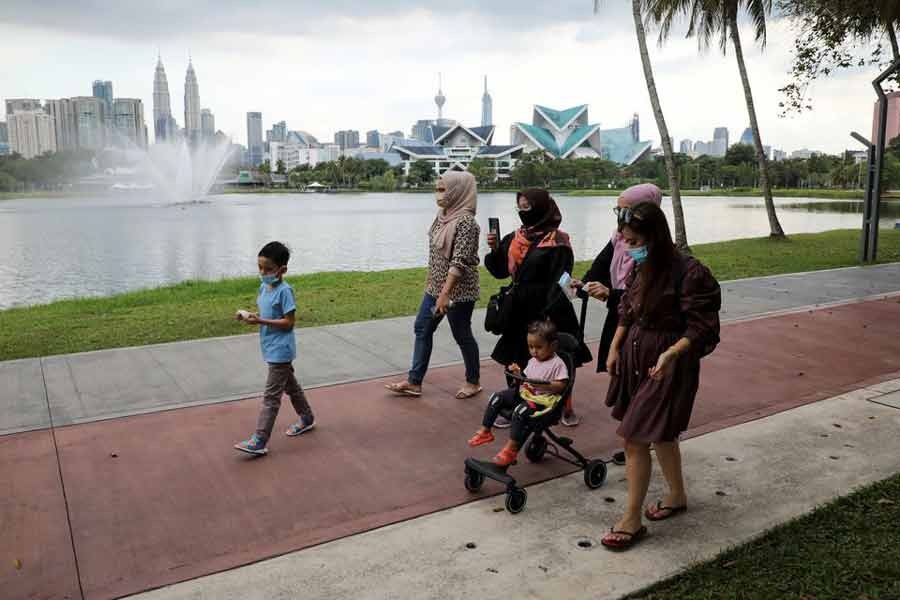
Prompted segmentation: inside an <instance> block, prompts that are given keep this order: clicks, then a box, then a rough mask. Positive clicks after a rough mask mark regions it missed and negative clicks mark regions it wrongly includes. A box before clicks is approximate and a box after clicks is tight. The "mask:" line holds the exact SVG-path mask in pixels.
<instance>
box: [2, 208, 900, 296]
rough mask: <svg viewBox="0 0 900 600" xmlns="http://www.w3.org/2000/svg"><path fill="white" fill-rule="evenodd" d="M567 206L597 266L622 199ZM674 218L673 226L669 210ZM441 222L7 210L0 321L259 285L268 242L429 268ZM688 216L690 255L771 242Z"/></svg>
mask: <svg viewBox="0 0 900 600" xmlns="http://www.w3.org/2000/svg"><path fill="white" fill-rule="evenodd" d="M478 200H479V206H478V221H479V223H480V224H481V227H482V232H485V231H486V230H487V219H488V217H490V216H496V217H499V218H500V227H501V230H502V231H503V232H504V233H505V232H508V231H510V230H511V229H512V228H513V227H514V226H515V225H516V224H517V222H518V219H517V216H516V213H515V196H514V195H513V194H512V193H502V194H482V195H480V196H479V199H478ZM557 202H558V203H559V205H560V208H561V209H562V212H563V225H562V228H563V229H564V230H566V231H567V232H569V234H570V235H571V237H572V242H573V245H574V249H575V255H576V258H577V259H578V260H587V259H591V258H593V257H594V256H595V255H596V254H597V253H598V252H599V251H600V250H601V249H602V248H603V246H604V245H605V244H606V242H607V241H608V240H609V236H610V233H611V232H612V230H613V228H614V226H615V216H614V215H613V212H612V208H613V206H614V204H615V198H612V197H567V196H565V195H560V196H558V197H557ZM776 203H777V204H778V206H779V212H778V215H779V218H780V220H781V223H782V226H783V227H784V229H785V232H787V233H788V234H791V233H802V232H816V231H825V230H829V229H848V228H859V227H860V226H861V210H862V204H861V203H859V202H831V201H828V202H824V201H814V200H809V201H808V200H797V199H790V200H783V201H776ZM664 208H665V210H666V212H667V213H668V214H669V216H670V219H671V204H670V201H669V200H668V199H666V200H665V201H664ZM435 210H436V208H435V205H434V198H433V196H431V195H426V194H228V195H220V196H209V197H208V198H207V200H206V201H204V202H202V203H195V204H184V205H166V204H163V203H160V202H159V201H156V200H154V199H153V198H146V197H130V196H105V197H91V198H87V197H78V198H47V199H40V198H29V199H23V200H10V201H4V202H0V257H2V262H0V309H3V308H9V307H12V306H17V305H26V304H39V303H46V302H51V301H53V300H57V299H61V298H71V297H79V296H105V295H110V294H116V293H120V292H123V291H127V290H135V289H140V288H148V287H156V286H159V285H163V284H169V283H175V282H179V281H184V280H186V279H218V278H222V277H233V276H242V275H250V276H255V275H256V253H257V252H258V250H259V248H260V247H261V246H262V245H263V244H265V243H266V242H268V241H270V240H281V241H283V242H286V243H287V244H288V245H289V246H290V247H291V249H292V251H293V255H292V257H291V262H290V265H289V268H290V272H291V273H309V272H315V271H351V270H354V271H355V270H358V271H376V270H382V269H391V268H399V267H416V266H422V265H424V264H425V263H426V260H427V253H426V250H425V243H426V231H427V229H428V227H429V226H430V224H431V222H432V220H433V219H434V215H435ZM684 211H685V219H686V227H687V233H688V240H689V241H690V243H692V244H698V243H703V242H715V241H722V240H730V239H737V238H747V237H759V236H765V235H767V234H768V232H769V228H768V222H767V220H766V214H765V210H764V208H763V205H762V200H757V199H753V198H685V199H684ZM882 216H883V217H884V218H883V220H882V226H883V227H893V225H894V222H895V221H896V220H897V219H898V217H900V207H898V205H897V204H895V203H894V204H891V205H889V206H888V207H886V208H883V209H882ZM670 223H671V221H670ZM485 250H486V243H485V242H484V239H483V236H482V252H484V251H485Z"/></svg>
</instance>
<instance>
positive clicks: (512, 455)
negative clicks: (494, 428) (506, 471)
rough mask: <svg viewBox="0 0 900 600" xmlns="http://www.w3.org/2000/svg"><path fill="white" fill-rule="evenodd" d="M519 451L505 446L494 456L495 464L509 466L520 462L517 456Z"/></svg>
mask: <svg viewBox="0 0 900 600" xmlns="http://www.w3.org/2000/svg"><path fill="white" fill-rule="evenodd" d="M518 454H519V453H518V452H517V451H515V450H513V449H511V448H509V447H508V446H504V447H503V450H501V451H500V452H498V453H497V456H495V457H494V464H495V465H497V466H498V467H508V466H510V465H514V464H516V462H518V461H517V460H516V456H517V455H518Z"/></svg>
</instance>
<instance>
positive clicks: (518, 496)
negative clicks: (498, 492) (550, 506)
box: [506, 487, 528, 515]
mask: <svg viewBox="0 0 900 600" xmlns="http://www.w3.org/2000/svg"><path fill="white" fill-rule="evenodd" d="M527 501H528V493H527V492H526V491H525V490H523V489H522V488H518V487H517V488H513V489H511V490H510V491H509V492H507V494H506V510H508V511H509V512H510V513H511V514H514V515H515V514H518V513H520V512H522V511H523V510H524V509H525V503H526V502H527Z"/></svg>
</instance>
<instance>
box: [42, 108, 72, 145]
mask: <svg viewBox="0 0 900 600" xmlns="http://www.w3.org/2000/svg"><path fill="white" fill-rule="evenodd" d="M44 112H46V113H47V114H48V115H50V118H51V119H52V120H53V130H54V135H55V136H56V150H57V152H63V151H65V150H75V149H76V148H78V116H77V114H76V112H75V103H74V102H72V100H70V99H69V98H60V99H59V100H47V104H46V105H44Z"/></svg>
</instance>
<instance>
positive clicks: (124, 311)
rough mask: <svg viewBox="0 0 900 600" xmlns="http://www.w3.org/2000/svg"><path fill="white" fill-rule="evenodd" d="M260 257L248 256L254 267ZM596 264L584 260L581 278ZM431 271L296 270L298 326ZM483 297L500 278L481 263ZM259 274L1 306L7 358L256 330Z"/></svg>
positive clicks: (702, 254)
mask: <svg viewBox="0 0 900 600" xmlns="http://www.w3.org/2000/svg"><path fill="white" fill-rule="evenodd" d="M859 235H860V234H859V232H858V231H855V230H838V231H829V232H824V233H816V234H801V235H793V236H791V237H790V238H788V239H784V240H779V239H773V238H756V239H746V240H734V241H729V242H720V243H715V244H698V245H696V246H694V247H693V251H694V254H695V255H696V256H697V257H698V258H699V259H700V260H702V261H703V262H704V263H706V264H707V265H708V266H709V267H710V268H711V269H712V271H713V273H715V275H716V277H717V278H718V279H719V280H720V281H728V280H734V279H741V278H745V277H756V276H762V275H776V274H783V273H796V272H802V271H815V270H821V269H830V268H836V267H846V266H852V265H856V264H858V261H857V252H858V244H859ZM879 259H880V262H898V261H900V230H882V231H881V233H880V248H879ZM254 262H255V257H252V256H248V257H247V265H248V268H247V271H248V273H252V272H253V268H254ZM589 263H590V261H589V260H586V261H581V262H579V263H577V264H576V267H575V273H574V275H575V276H579V277H580V276H581V275H582V274H583V273H584V272H585V271H586V270H587V267H588V265H589ZM425 275H426V271H425V269H424V268H414V269H398V270H390V271H378V272H329V273H314V274H309V275H299V276H290V273H289V277H288V278H287V280H288V281H289V282H290V283H291V285H292V286H294V290H295V292H296V297H297V306H298V311H297V325H298V327H315V326H321V325H332V324H337V323H349V322H356V321H367V320H372V319H384V318H389V317H400V316H407V315H413V314H415V312H416V310H417V308H418V306H419V302H420V301H421V298H422V293H423V289H424V283H425ZM481 281H482V288H481V302H480V303H479V305H480V306H483V305H484V303H485V302H486V300H487V298H488V297H489V296H490V295H491V294H492V293H493V292H494V291H496V289H497V288H498V287H499V286H500V285H501V284H502V282H499V281H497V280H495V279H493V278H492V277H490V275H488V274H487V272H486V271H484V269H482V280H481ZM258 286H259V281H258V279H257V278H256V277H255V276H254V277H246V278H239V279H223V280H220V281H187V282H183V283H180V284H177V285H173V286H166V287H161V288H155V289H148V290H141V291H136V292H129V293H125V294H120V295H116V296H110V297H104V298H84V299H77V300H63V301H59V302H54V303H52V304H45V305H37V306H31V307H21V308H12V309H8V310H4V311H0V360H12V359H19V358H31V357H36V356H52V355H57V354H69V353H74V352H84V351H90V350H101V349H108V348H121V347H127V346H143V345H147V344H157V343H164V342H175V341H184V340H192V339H201V338H210V337H219V336H228V335H237V334H244V333H254V332H255V330H254V329H252V328H250V327H247V326H245V325H242V324H240V323H238V322H235V321H234V320H233V318H232V315H233V314H234V312H235V311H236V310H238V309H241V308H244V309H251V310H252V309H253V308H254V306H255V302H256V300H255V299H256V293H257V289H258Z"/></svg>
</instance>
